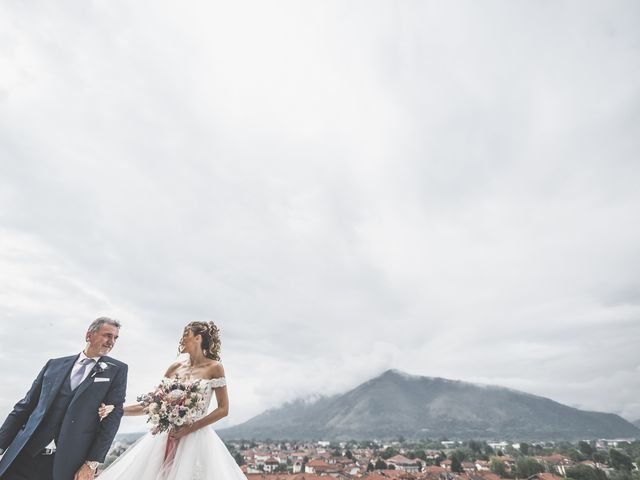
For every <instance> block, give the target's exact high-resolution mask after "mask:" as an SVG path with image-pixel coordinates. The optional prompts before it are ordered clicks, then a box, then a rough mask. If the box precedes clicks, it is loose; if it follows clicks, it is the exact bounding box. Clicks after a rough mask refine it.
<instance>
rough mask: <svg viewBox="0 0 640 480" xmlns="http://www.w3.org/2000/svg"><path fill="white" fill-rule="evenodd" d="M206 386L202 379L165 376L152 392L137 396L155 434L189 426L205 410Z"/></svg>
mask: <svg viewBox="0 0 640 480" xmlns="http://www.w3.org/2000/svg"><path fill="white" fill-rule="evenodd" d="M205 390H206V385H203V384H201V382H200V381H198V380H195V381H185V380H180V379H178V377H175V378H164V379H162V382H160V385H158V386H157V387H156V389H155V390H154V391H153V392H149V393H147V394H144V395H140V396H138V402H140V403H141V404H142V406H143V407H144V412H145V413H146V414H147V416H148V418H147V423H151V424H152V425H153V427H152V428H151V433H152V434H153V435H155V434H157V433H160V432H165V431H167V430H171V429H176V430H177V429H178V428H180V427H182V426H184V425H189V424H190V423H192V422H193V421H195V420H196V418H197V417H198V416H199V415H201V414H202V413H204V409H205V393H206V392H205Z"/></svg>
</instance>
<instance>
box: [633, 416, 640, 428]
mask: <svg viewBox="0 0 640 480" xmlns="http://www.w3.org/2000/svg"><path fill="white" fill-rule="evenodd" d="M632 423H633V424H634V425H635V426H636V427H638V428H640V418H639V419H638V420H636V421H635V422H632Z"/></svg>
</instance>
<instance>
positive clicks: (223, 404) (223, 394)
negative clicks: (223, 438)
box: [170, 364, 229, 438]
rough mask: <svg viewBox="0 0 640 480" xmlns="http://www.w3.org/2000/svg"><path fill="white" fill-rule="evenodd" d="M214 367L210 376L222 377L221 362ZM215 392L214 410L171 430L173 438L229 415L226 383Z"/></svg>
mask: <svg viewBox="0 0 640 480" xmlns="http://www.w3.org/2000/svg"><path fill="white" fill-rule="evenodd" d="M214 368H215V370H214V372H213V375H212V378H220V377H224V368H222V365H221V364H218V365H216V366H215V367H214ZM215 392H216V401H217V403H218V406H217V407H216V408H215V410H213V411H212V412H211V413H209V414H208V415H206V416H204V417H202V418H200V419H198V420H196V421H195V422H193V423H192V424H191V425H185V426H184V427H182V428H180V429H179V430H176V431H174V432H172V433H171V434H170V435H171V436H172V437H174V438H181V437H184V436H185V435H188V434H190V433H193V432H195V431H196V430H199V429H201V428H203V427H206V426H207V425H211V424H212V423H215V422H217V421H218V420H220V419H221V418H224V417H226V416H227V415H229V395H228V393H227V387H226V385H225V386H224V387H220V388H216V389H215Z"/></svg>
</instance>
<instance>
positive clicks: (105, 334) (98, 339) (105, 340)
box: [84, 323, 119, 357]
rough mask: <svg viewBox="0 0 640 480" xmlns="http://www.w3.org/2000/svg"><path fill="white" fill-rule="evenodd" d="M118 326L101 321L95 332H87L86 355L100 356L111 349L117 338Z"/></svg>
mask: <svg viewBox="0 0 640 480" xmlns="http://www.w3.org/2000/svg"><path fill="white" fill-rule="evenodd" d="M118 332H119V329H118V327H114V326H113V325H109V324H107V323H103V324H102V325H100V328H99V329H98V331H97V332H87V348H86V349H85V352H84V353H85V355H86V356H87V357H101V356H103V355H106V354H107V353H109V352H110V351H111V349H112V348H113V346H114V345H115V344H116V340H117V339H118Z"/></svg>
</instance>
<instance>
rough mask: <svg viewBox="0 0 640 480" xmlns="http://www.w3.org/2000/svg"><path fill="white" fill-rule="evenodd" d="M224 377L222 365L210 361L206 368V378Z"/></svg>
mask: <svg viewBox="0 0 640 480" xmlns="http://www.w3.org/2000/svg"><path fill="white" fill-rule="evenodd" d="M222 377H224V367H223V366H222V363H220V362H219V361H217V360H214V361H212V362H211V363H210V364H209V366H208V367H207V378H209V379H211V378H222Z"/></svg>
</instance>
